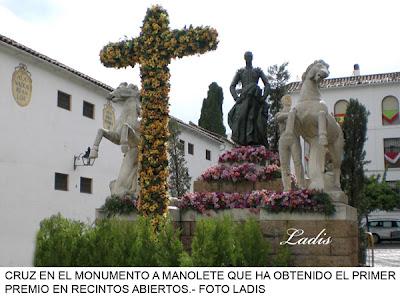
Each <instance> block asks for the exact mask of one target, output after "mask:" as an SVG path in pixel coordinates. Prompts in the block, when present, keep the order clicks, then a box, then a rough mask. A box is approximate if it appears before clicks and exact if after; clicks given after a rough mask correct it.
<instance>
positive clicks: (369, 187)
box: [364, 175, 400, 222]
mask: <svg viewBox="0 0 400 297" xmlns="http://www.w3.org/2000/svg"><path fill="white" fill-rule="evenodd" d="M379 179H380V176H379V175H378V176H370V177H366V178H365V189H364V193H365V198H366V201H365V217H366V220H367V222H368V214H369V213H370V212H372V211H374V210H378V209H379V210H385V211H390V210H393V209H394V208H396V207H398V206H400V195H399V193H397V191H396V190H395V189H393V188H391V187H390V186H389V184H387V183H386V182H385V181H384V180H382V181H380V180H379Z"/></svg>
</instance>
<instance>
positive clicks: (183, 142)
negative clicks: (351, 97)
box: [179, 139, 185, 154]
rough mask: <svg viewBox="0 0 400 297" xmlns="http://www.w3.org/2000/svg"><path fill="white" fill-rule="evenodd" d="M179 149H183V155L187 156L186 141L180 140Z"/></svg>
mask: <svg viewBox="0 0 400 297" xmlns="http://www.w3.org/2000/svg"><path fill="white" fill-rule="evenodd" d="M179 149H181V150H182V152H183V154H185V141H184V140H182V139H179Z"/></svg>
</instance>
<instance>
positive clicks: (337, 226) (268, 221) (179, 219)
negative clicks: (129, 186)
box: [97, 203, 358, 267]
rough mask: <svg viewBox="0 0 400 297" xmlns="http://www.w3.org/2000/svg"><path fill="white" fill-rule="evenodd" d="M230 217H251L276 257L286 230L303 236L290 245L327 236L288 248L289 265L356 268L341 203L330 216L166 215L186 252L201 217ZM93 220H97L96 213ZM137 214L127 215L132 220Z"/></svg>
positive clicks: (351, 224)
mask: <svg viewBox="0 0 400 297" xmlns="http://www.w3.org/2000/svg"><path fill="white" fill-rule="evenodd" d="M225 215H228V216H231V217H232V219H233V220H234V221H236V222H243V221H245V220H246V219H248V218H254V219H256V220H258V221H259V222H260V225H261V229H262V232H263V234H264V237H265V238H266V239H267V240H268V242H269V243H270V245H271V247H272V249H271V253H272V254H276V252H277V249H278V247H279V246H280V242H282V241H284V240H287V239H288V235H287V232H288V229H290V228H295V229H298V230H300V229H301V230H303V231H304V234H302V235H301V236H298V237H295V238H293V239H292V240H291V242H295V241H297V240H299V239H300V238H301V237H308V238H309V239H312V238H315V237H316V236H317V235H318V234H319V233H320V232H321V231H323V230H324V229H325V231H324V233H326V235H324V234H321V236H320V238H321V237H323V238H325V239H327V238H328V237H331V243H330V244H326V245H324V244H320V245H318V244H296V245H288V247H289V249H290V252H291V255H292V263H291V265H292V266H317V267H321V266H358V256H357V254H358V226H357V212H356V209H355V208H353V207H350V206H348V205H345V204H341V203H340V204H337V205H336V213H335V214H334V215H332V216H325V215H322V214H312V213H301V214H300V213H292V214H291V213H270V212H267V211H265V210H263V209H229V210H219V211H214V210H209V211H207V212H206V213H205V214H200V213H198V212H195V211H193V210H184V211H180V210H179V209H178V208H176V207H170V216H171V218H172V220H173V221H174V224H175V226H177V227H180V228H181V230H182V233H181V240H182V243H183V244H184V246H185V248H186V249H187V250H190V245H191V242H192V238H193V236H194V233H195V230H196V223H197V222H198V221H199V220H201V219H204V218H210V217H218V216H225ZM97 217H98V218H100V217H101V213H99V212H98V214H97ZM136 218H137V215H131V216H127V217H126V219H128V220H129V219H130V220H135V219H136Z"/></svg>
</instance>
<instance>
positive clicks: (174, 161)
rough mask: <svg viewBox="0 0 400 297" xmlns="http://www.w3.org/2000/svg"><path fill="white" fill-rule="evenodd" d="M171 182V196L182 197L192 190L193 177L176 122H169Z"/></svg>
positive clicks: (169, 184) (172, 120) (169, 182)
mask: <svg viewBox="0 0 400 297" xmlns="http://www.w3.org/2000/svg"><path fill="white" fill-rule="evenodd" d="M169 133H170V136H169V140H168V154H169V168H168V170H169V181H168V188H169V191H170V194H171V196H173V197H181V196H182V195H183V194H185V193H186V192H187V191H188V190H189V189H190V181H191V177H190V176H189V170H188V168H187V164H186V160H185V149H184V145H183V143H181V141H180V139H179V135H180V133H181V132H180V131H179V126H178V123H177V122H176V120H174V119H171V120H170V122H169Z"/></svg>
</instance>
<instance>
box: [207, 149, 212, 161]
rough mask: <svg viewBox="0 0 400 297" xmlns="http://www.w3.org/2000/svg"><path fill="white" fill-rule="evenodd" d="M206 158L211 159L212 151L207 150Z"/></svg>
mask: <svg viewBox="0 0 400 297" xmlns="http://www.w3.org/2000/svg"><path fill="white" fill-rule="evenodd" d="M206 160H209V161H211V151H209V150H206Z"/></svg>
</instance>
